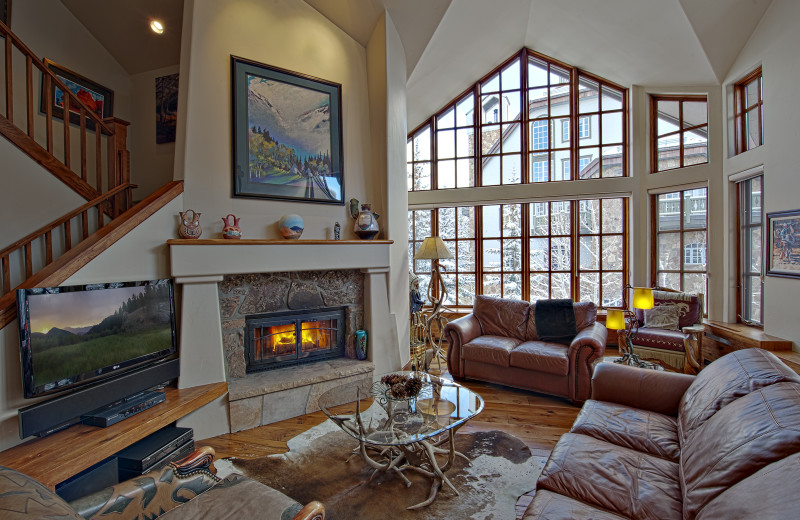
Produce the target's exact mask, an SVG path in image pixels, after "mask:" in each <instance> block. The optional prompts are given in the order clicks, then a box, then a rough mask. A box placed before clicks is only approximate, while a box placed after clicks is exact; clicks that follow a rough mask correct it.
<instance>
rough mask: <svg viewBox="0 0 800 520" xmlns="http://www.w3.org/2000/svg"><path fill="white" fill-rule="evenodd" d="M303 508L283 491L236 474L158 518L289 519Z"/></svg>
mask: <svg viewBox="0 0 800 520" xmlns="http://www.w3.org/2000/svg"><path fill="white" fill-rule="evenodd" d="M302 508H303V506H302V505H301V504H299V503H298V502H296V501H294V500H292V499H291V498H289V497H287V496H286V495H284V494H283V493H281V492H280V491H278V490H276V489H273V488H271V487H269V486H265V485H264V484H261V483H260V482H256V481H255V480H251V479H249V478H247V477H244V476H242V475H238V474H233V475H229V476H228V477H226V478H225V479H223V480H222V481H221V482H220V483H218V484H217V485H216V486H214V487H212V488H211V489H209V490H208V491H206V492H204V493H201V494H200V495H197V496H196V497H194V498H192V499H191V500H189V501H188V502H186V503H185V504H182V505H180V506H178V507H176V508H174V509H170V510H169V511H167V512H166V513H165V514H163V515H161V516H159V517H158V518H160V519H163V520H178V519H187V520H188V519H196V518H214V519H215V520H226V519H231V520H242V519H244V518H259V519H264V520H285V519H289V518H292V517H294V515H296V514H297V513H298V512H299V511H300V510H301V509H302Z"/></svg>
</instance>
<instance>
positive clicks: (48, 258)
mask: <svg viewBox="0 0 800 520" xmlns="http://www.w3.org/2000/svg"><path fill="white" fill-rule="evenodd" d="M44 248H45V249H44V250H45V265H50V264H51V263H53V232H52V231H45V232H44Z"/></svg>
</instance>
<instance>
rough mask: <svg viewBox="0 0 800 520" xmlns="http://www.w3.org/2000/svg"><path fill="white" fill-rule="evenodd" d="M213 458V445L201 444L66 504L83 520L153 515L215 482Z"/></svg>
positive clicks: (132, 518)
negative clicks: (160, 465)
mask: <svg viewBox="0 0 800 520" xmlns="http://www.w3.org/2000/svg"><path fill="white" fill-rule="evenodd" d="M213 459H214V450H213V448H210V447H208V446H205V447H202V448H200V449H198V450H195V451H194V452H193V453H191V454H190V455H189V456H187V457H186V458H184V459H181V460H179V461H177V462H171V463H170V464H168V465H167V466H166V467H164V468H161V469H158V470H154V471H151V472H149V473H145V474H144V475H142V476H141V477H136V478H132V479H130V480H126V481H125V482H120V483H119V484H117V485H116V486H112V487H110V488H106V489H104V490H102V491H98V492H97V493H93V494H91V495H87V496H85V497H83V498H79V499H78V500H75V501H74V502H70V506H71V507H72V508H73V509H75V510H76V511H77V512H78V514H80V515H81V516H82V517H84V518H85V519H87V520H89V519H93V518H96V519H100V518H105V517H109V518H114V520H128V519H130V520H135V519H141V518H155V517H156V516H158V515H160V514H162V513H163V512H166V511H169V510H170V509H172V508H174V507H176V506H179V505H181V504H183V503H184V502H188V501H189V500H191V499H192V498H194V497H195V496H197V495H199V494H201V493H202V492H204V491H206V490H208V489H210V488H212V487H213V486H214V485H215V484H216V483H217V482H219V479H218V478H217V477H216V475H214V473H213V472H212V469H211V463H212V461H213Z"/></svg>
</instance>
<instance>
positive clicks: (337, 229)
mask: <svg viewBox="0 0 800 520" xmlns="http://www.w3.org/2000/svg"><path fill="white" fill-rule="evenodd" d="M333 239H334V240H341V239H342V226H341V224H339V222H338V221H337V222H336V223H335V224H334V225H333Z"/></svg>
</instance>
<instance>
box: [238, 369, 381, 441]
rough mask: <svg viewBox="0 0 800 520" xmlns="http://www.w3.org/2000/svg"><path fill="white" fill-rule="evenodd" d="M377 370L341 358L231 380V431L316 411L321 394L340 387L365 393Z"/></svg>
mask: <svg viewBox="0 0 800 520" xmlns="http://www.w3.org/2000/svg"><path fill="white" fill-rule="evenodd" d="M374 370H375V366H374V365H373V364H372V362H370V361H358V360H355V359H347V358H340V359H331V360H327V361H318V362H316V363H309V364H306V365H295V366H292V367H286V368H282V369H279V370H267V371H264V372H258V373H255V374H250V375H248V376H247V377H244V378H238V379H232V380H230V381H229V383H228V400H229V406H230V426H231V432H238V431H241V430H247V429H250V428H255V427H257V426H262V425H265V424H271V423H274V422H277V421H282V420H284V419H289V418H292V417H297V416H298V415H304V414H307V413H311V412H316V411H317V410H319V406H318V405H317V399H319V396H320V395H322V393H323V392H326V391H327V390H329V389H331V388H334V387H337V386H342V387H343V388H351V387H354V386H358V387H360V388H361V389H362V390H363V391H364V393H365V395H366V392H368V391H369V388H370V387H371V386H372V376H373V372H374ZM344 395H350V396H352V393H344ZM344 402H346V401H345V400H343V401H342V402H341V403H338V404H344Z"/></svg>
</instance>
